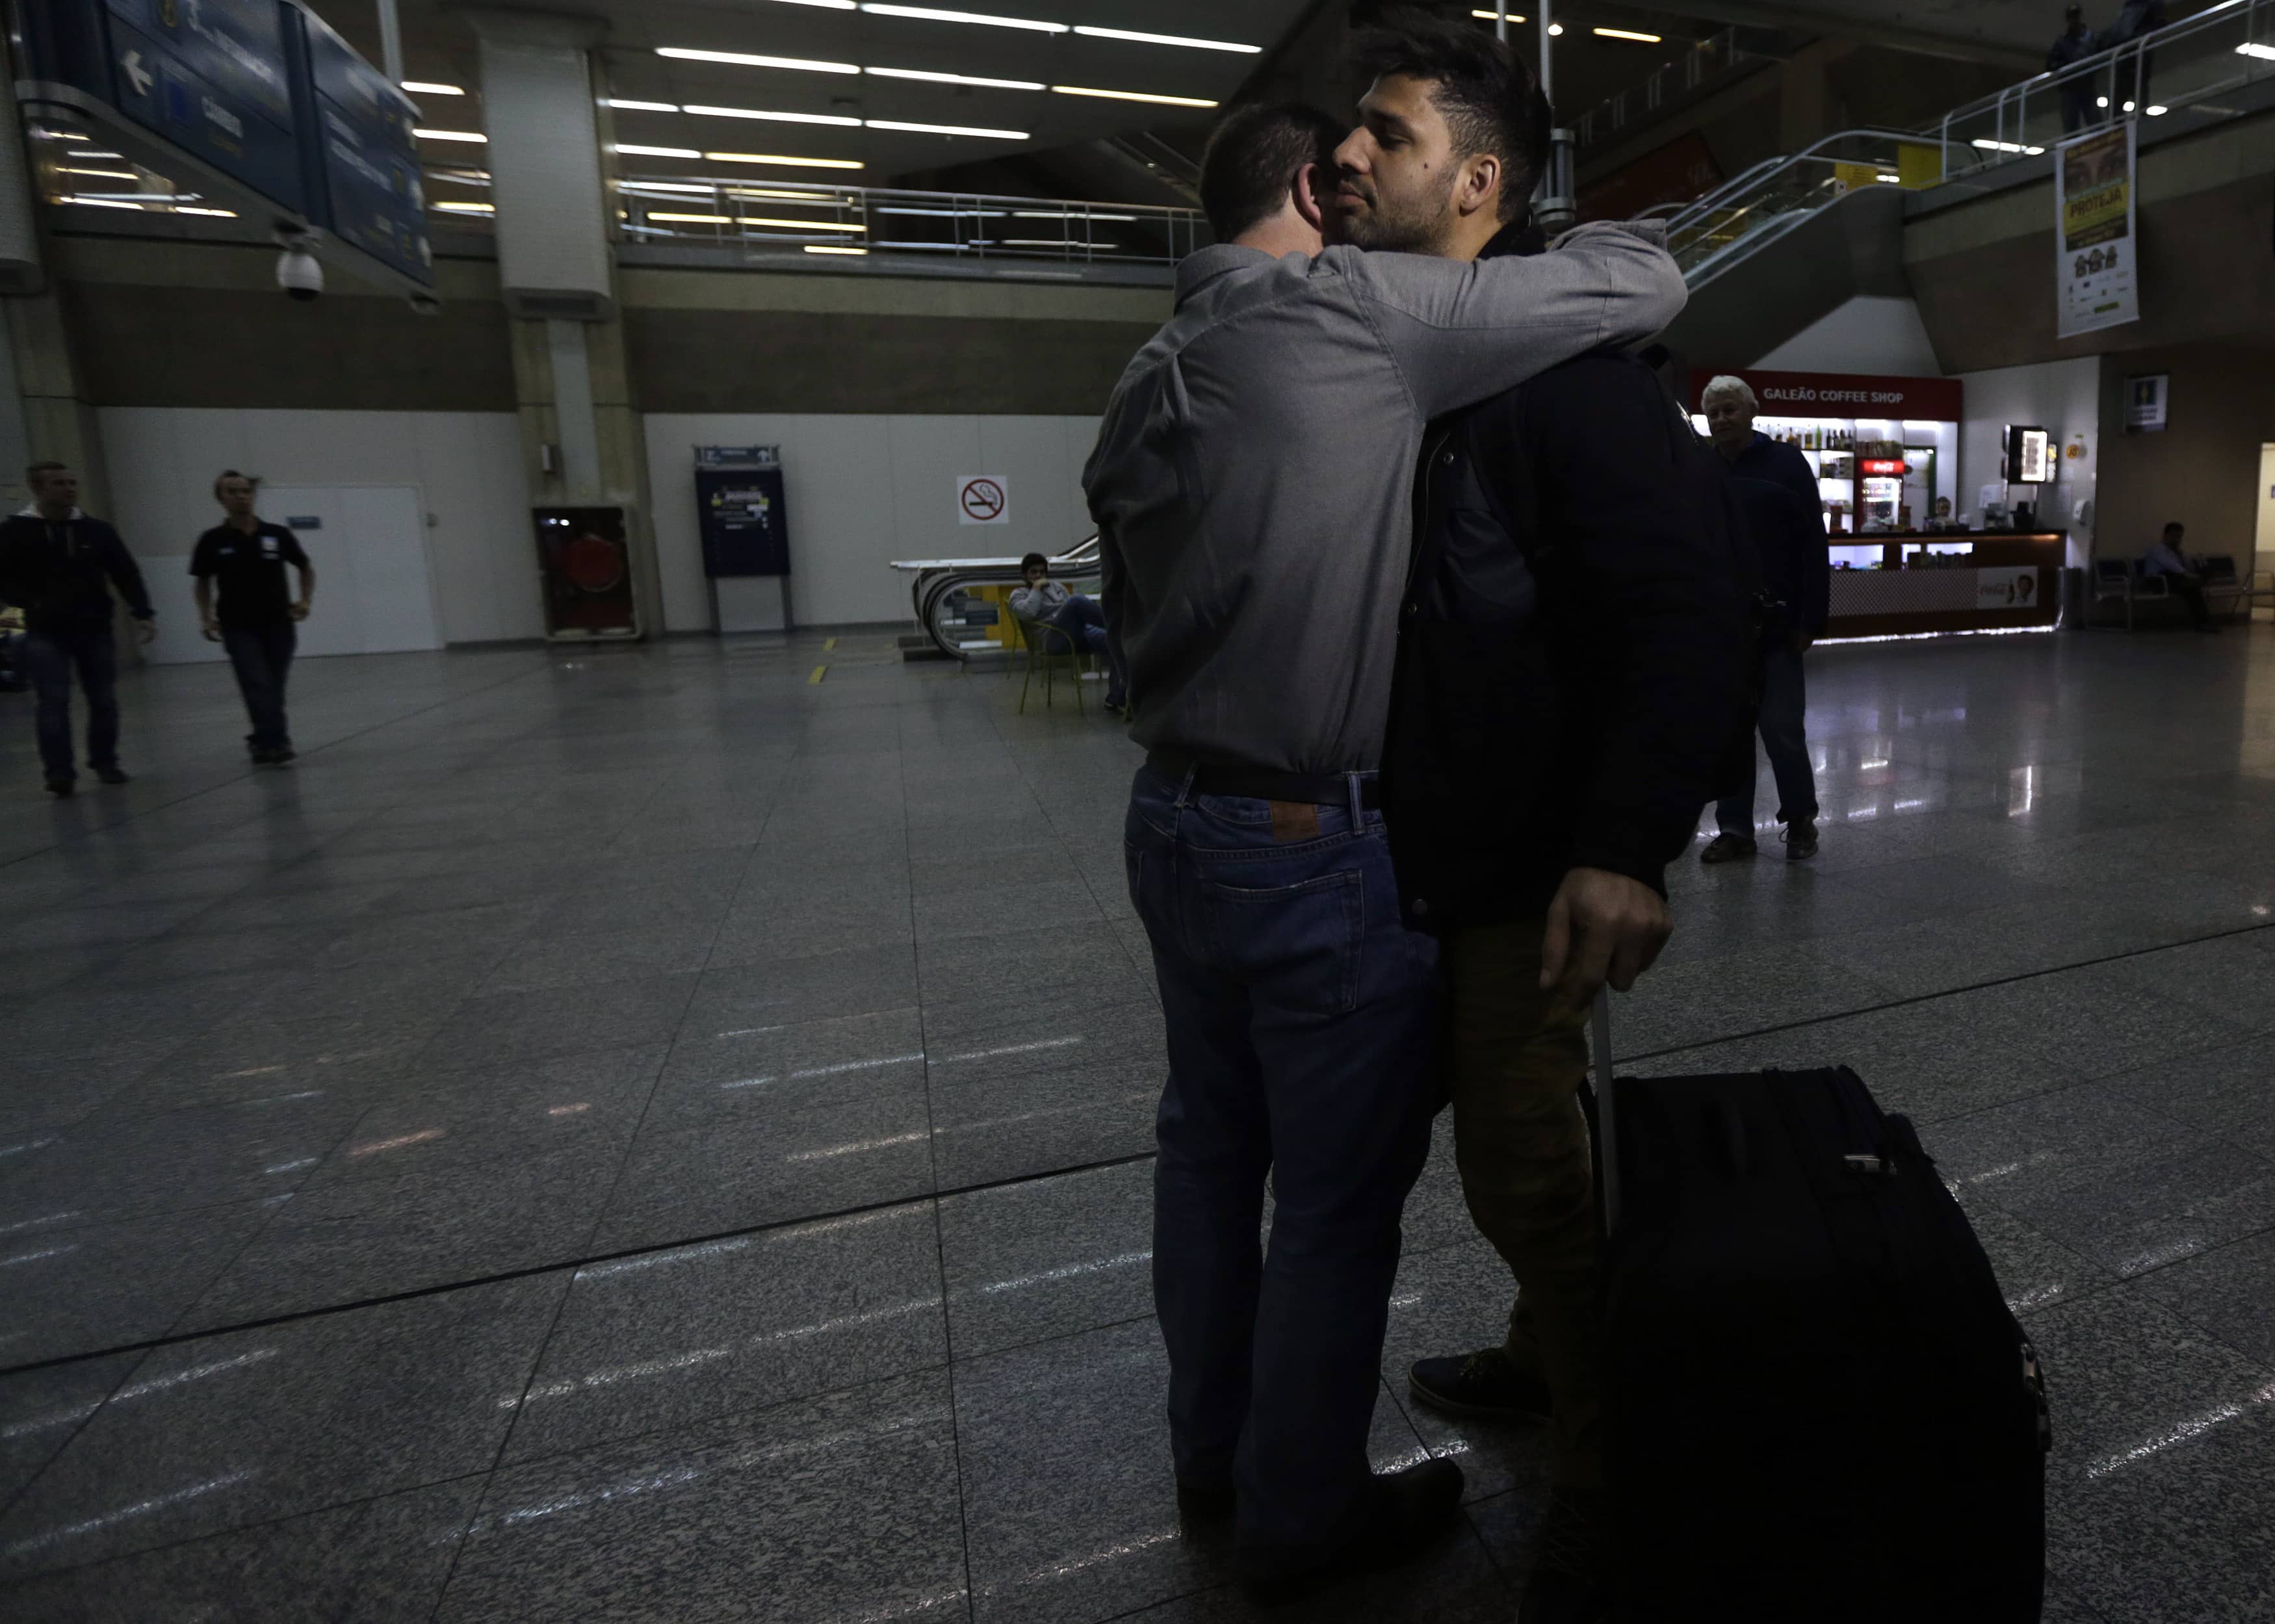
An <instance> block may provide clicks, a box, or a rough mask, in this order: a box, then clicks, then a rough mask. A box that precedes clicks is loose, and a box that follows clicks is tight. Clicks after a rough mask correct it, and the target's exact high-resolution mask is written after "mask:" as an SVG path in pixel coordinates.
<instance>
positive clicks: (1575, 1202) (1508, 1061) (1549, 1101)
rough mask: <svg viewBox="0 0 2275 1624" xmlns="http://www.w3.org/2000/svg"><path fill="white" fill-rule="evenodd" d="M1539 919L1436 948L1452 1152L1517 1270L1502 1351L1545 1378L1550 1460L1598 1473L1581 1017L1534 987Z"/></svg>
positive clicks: (1598, 1476)
mask: <svg viewBox="0 0 2275 1624" xmlns="http://www.w3.org/2000/svg"><path fill="white" fill-rule="evenodd" d="M1541 930H1542V924H1541V921H1539V920H1538V919H1528V920H1524V921H1522V922H1520V923H1517V924H1514V925H1480V926H1476V927H1473V928H1470V929H1467V930H1461V931H1456V932H1455V933H1454V934H1453V936H1452V938H1451V939H1450V940H1448V941H1447V944H1446V948H1447V951H1446V963H1447V971H1448V975H1449V978H1450V980H1451V984H1452V1001H1453V1084H1454V1150H1455V1161H1456V1162H1457V1164H1458V1165H1459V1167H1460V1168H1461V1173H1462V1194H1463V1197H1464V1198H1465V1199H1466V1200H1467V1201H1468V1203H1469V1208H1470V1217H1471V1218H1472V1219H1473V1220H1475V1221H1476V1223H1477V1226H1478V1231H1479V1233H1481V1234H1482V1235H1484V1236H1485V1239H1487V1240H1488V1241H1491V1242H1492V1243H1493V1247H1494V1250H1497V1251H1499V1252H1500V1255H1501V1257H1502V1258H1503V1259H1504V1260H1505V1261H1506V1262H1507V1263H1508V1266H1509V1269H1510V1272H1511V1273H1514V1274H1515V1276H1516V1283H1517V1287H1518V1289H1519V1292H1520V1293H1521V1295H1520V1297H1519V1299H1518V1302H1517V1304H1516V1306H1515V1308H1513V1309H1512V1310H1511V1311H1510V1312H1509V1326H1508V1349H1509V1352H1510V1354H1511V1355H1512V1356H1514V1357H1515V1358H1516V1359H1517V1360H1518V1361H1519V1362H1520V1363H1523V1364H1524V1365H1525V1366H1526V1367H1527V1368H1529V1369H1534V1370H1538V1371H1540V1372H1541V1374H1542V1375H1543V1376H1545V1377H1546V1380H1547V1383H1548V1391H1549V1395H1550V1398H1551V1400H1552V1401H1553V1406H1554V1415H1553V1420H1552V1421H1551V1423H1550V1441H1551V1449H1552V1456H1553V1472H1554V1475H1555V1477H1556V1480H1557V1481H1558V1482H1559V1483H1562V1484H1569V1485H1572V1486H1574V1487H1579V1488H1595V1487H1600V1486H1601V1485H1602V1484H1603V1481H1604V1451H1603V1439H1602V1394H1601V1381H1600V1370H1599V1337H1600V1334H1601V1333H1600V1329H1599V1325H1600V1303H1599V1294H1600V1289H1601V1288H1600V1275H1601V1268H1600V1257H1599V1243H1598V1240H1597V1235H1596V1215H1595V1203H1594V1195H1593V1190H1592V1188H1591V1186H1592V1183H1593V1175H1592V1173H1591V1170H1590V1167H1589V1162H1588V1123H1587V1119H1586V1117H1585V1116H1583V1114H1581V1110H1580V1097H1579V1089H1580V1083H1581V1079H1582V1078H1583V1077H1584V1076H1586V1075H1587V1069H1588V1043H1587V1023H1588V1012H1587V1011H1586V1010H1585V1009H1584V1008H1583V1009H1576V1010H1571V1009H1562V1008H1557V1007H1555V1006H1554V1005H1553V1003H1552V1001H1551V1000H1550V999H1549V997H1548V995H1547V994H1546V993H1543V992H1542V991H1541V990H1540V936H1541Z"/></svg>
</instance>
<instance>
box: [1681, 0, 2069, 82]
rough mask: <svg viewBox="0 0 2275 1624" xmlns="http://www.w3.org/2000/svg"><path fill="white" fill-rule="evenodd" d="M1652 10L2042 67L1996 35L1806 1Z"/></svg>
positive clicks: (1688, 0) (1709, 2) (2040, 57)
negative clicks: (1914, 24)
mask: <svg viewBox="0 0 2275 1624" xmlns="http://www.w3.org/2000/svg"><path fill="white" fill-rule="evenodd" d="M1654 9H1655V10H1659V11H1666V12H1669V13H1671V14H1673V15H1674V16H1677V17H1701V18H1705V19H1708V20H1710V21H1713V22H1720V23H1745V24H1749V25H1750V26H1755V27H1760V28H1783V29H1787V30H1789V31H1791V32H1793V33H1795V34H1814V35H1816V36H1817V37H1818V38H1820V39H1834V40H1856V41H1859V42H1863V43H1865V44H1871V45H1886V46H1891V47H1893V48H1894V49H1898V50H1908V51H1916V52H1918V53H1919V54H1920V55H1922V56H1925V57H1946V58H1949V59H1951V60H1953V61H1957V62H1984V63H1989V64H1992V65H1993V66H1996V67H2002V68H2013V69H2014V70H2015V72H2016V73H2017V74H2018V75H2022V74H2029V73H2034V72H2038V71H2039V70H2041V69H2043V68H2044V66H2045V53H2044V51H2043V50H2027V49H2023V48H2022V47H2021V46H2016V45H2007V44H2002V43H2000V42H1998V41H1996V40H1983V39H1976V38H1974V37H1972V36H1969V35H1967V34H1945V33H1941V32H1939V31H1938V30H1935V29H1930V28H1911V27H1905V26H1901V25H1897V24H1893V23H1888V22H1884V21H1880V20H1878V19H1871V18H1863V17H1844V16H1840V15H1839V14H1837V13H1833V12H1827V11H1820V10H1818V8H1816V7H1814V6H1810V5H1796V4H1780V0H1656V4H1655V6H1654Z"/></svg>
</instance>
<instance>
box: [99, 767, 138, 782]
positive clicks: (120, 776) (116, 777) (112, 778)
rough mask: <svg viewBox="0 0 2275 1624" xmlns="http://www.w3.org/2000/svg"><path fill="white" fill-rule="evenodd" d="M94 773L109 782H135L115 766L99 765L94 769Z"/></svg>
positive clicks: (103, 780)
mask: <svg viewBox="0 0 2275 1624" xmlns="http://www.w3.org/2000/svg"><path fill="white" fill-rule="evenodd" d="M94 775H95V776H96V777H97V778H99V779H101V780H102V782H104V783H107V784H125V783H132V782H134V781H133V780H132V778H130V777H128V776H127V774H125V772H124V771H122V770H121V769H119V768H117V767H97V768H95V769H94Z"/></svg>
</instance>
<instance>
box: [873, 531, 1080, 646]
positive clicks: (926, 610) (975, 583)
mask: <svg viewBox="0 0 2275 1624" xmlns="http://www.w3.org/2000/svg"><path fill="white" fill-rule="evenodd" d="M893 568H894V569H896V570H900V571H901V572H902V573H903V574H904V575H906V576H908V577H909V603H910V607H911V608H912V609H913V610H914V611H915V614H916V624H917V629H916V631H913V632H910V633H906V634H904V635H903V637H902V638H901V656H902V658H903V659H904V660H956V661H963V662H964V663H965V664H967V665H969V664H973V663H982V662H992V661H1000V660H1003V659H1006V658H1008V657H1009V655H1010V653H1011V652H1012V648H1013V646H1014V644H1015V642H1016V638H1014V637H1013V636H1012V633H1011V608H1010V604H1009V596H1010V589H1011V588H1013V587H1015V586H1017V585H1020V584H1021V580H1022V578H1021V576H1020V574H1019V561H1018V560H1017V558H913V559H896V560H895V561H894V563H893ZM1051 578H1052V579H1053V580H1055V581H1063V582H1064V583H1065V584H1066V585H1069V586H1070V587H1072V588H1073V589H1074V590H1075V591H1077V592H1079V593H1087V594H1088V595H1089V596H1091V597H1092V598H1095V597H1098V596H1099V595H1100V578H1099V559H1098V538H1097V537H1096V536H1092V537H1090V538H1089V539H1088V540H1083V541H1078V542H1077V543H1076V544H1075V545H1074V546H1073V547H1070V548H1068V549H1067V550H1066V551H1065V552H1063V553H1061V554H1058V555H1056V556H1054V557H1053V558H1052V560H1051Z"/></svg>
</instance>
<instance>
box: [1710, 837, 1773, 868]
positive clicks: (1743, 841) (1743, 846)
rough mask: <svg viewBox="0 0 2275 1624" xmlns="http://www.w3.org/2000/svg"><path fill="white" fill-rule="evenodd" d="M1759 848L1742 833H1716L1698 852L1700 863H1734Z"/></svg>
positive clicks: (1752, 853) (1750, 855) (1749, 855)
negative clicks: (1704, 847)
mask: <svg viewBox="0 0 2275 1624" xmlns="http://www.w3.org/2000/svg"><path fill="white" fill-rule="evenodd" d="M1758 850H1761V848H1760V847H1759V846H1757V845H1756V844H1755V843H1754V842H1753V840H1752V839H1751V838H1750V837H1749V836H1747V835H1716V836H1715V837H1714V838H1713V839H1712V840H1710V841H1708V842H1706V850H1704V851H1702V852H1700V853H1699V854H1698V860H1699V861H1700V862H1701V863H1735V862H1736V861H1738V859H1739V858H1741V857H1752V856H1753V855H1754V853H1756V852H1757V851H1758Z"/></svg>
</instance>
